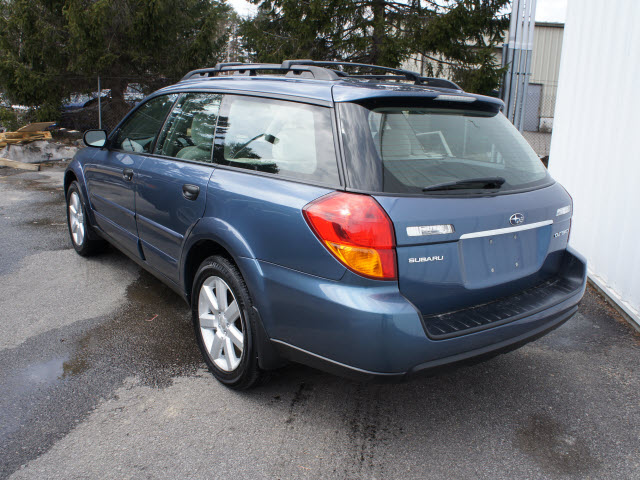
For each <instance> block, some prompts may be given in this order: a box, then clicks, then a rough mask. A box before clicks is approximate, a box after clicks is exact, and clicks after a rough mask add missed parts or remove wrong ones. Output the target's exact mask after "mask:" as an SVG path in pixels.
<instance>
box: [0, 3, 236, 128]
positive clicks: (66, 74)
mask: <svg viewBox="0 0 640 480" xmlns="http://www.w3.org/2000/svg"><path fill="white" fill-rule="evenodd" d="M0 5H2V7H3V9H2V13H0V91H2V92H3V93H4V94H5V95H6V96H7V97H8V98H9V99H10V100H11V101H12V102H15V103H20V104H23V105H30V106H38V107H39V108H38V113H39V116H40V117H43V118H46V119H51V118H56V117H57V115H58V114H59V106H60V104H61V102H62V100H63V99H64V98H65V97H67V96H68V95H69V94H70V93H72V92H91V91H95V89H96V82H97V76H98V75H99V76H100V77H101V79H102V84H103V88H106V89H110V90H111V95H112V98H113V100H114V101H116V102H122V101H123V95H124V92H125V90H126V88H127V86H128V85H129V84H131V83H136V84H139V85H140V86H141V87H142V88H143V90H144V91H146V92H149V91H151V90H154V89H156V88H158V87H160V86H162V85H166V84H168V83H171V82H174V81H176V80H178V79H179V78H180V77H181V76H182V75H184V73H185V72H187V71H188V70H191V69H194V68H199V67H201V66H203V65H208V64H212V63H215V62H216V61H217V60H218V58H219V55H220V53H221V52H222V51H223V49H224V45H225V36H226V19H227V16H228V13H229V7H228V6H227V5H226V4H224V3H220V2H217V1H211V0H152V1H144V0H28V1H27V0H0Z"/></svg>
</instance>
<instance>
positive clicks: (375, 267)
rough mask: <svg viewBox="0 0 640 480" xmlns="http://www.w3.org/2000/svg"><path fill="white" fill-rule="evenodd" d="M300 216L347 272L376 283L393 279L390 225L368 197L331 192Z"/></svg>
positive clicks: (313, 203)
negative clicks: (349, 271)
mask: <svg viewBox="0 0 640 480" xmlns="http://www.w3.org/2000/svg"><path fill="white" fill-rule="evenodd" d="M302 212H303V214H304V217H305V219H306V220H307V223H308V224H309V226H310V227H311V229H312V230H313V231H314V233H315V234H316V235H317V236H318V238H319V239H320V241H321V242H322V243H323V244H324V245H325V246H326V247H327V249H328V250H329V251H330V252H331V253H332V254H333V255H334V256H335V257H336V258H337V259H338V260H340V261H341V262H342V263H343V264H344V265H345V266H347V267H348V268H349V269H351V270H353V271H354V272H356V273H357V274H359V275H362V276H365V277H369V278H375V279H377V280H395V279H396V278H397V273H396V271H397V269H396V253H395V239H394V233H393V224H392V223H391V220H390V219H389V217H388V215H387V213H386V212H385V211H384V210H383V209H382V207H381V206H380V204H379V203H378V202H376V201H375V200H374V199H373V198H372V197H370V196H368V195H357V194H353V193H343V192H335V193H332V194H329V195H326V196H324V197H320V198H318V199H317V200H314V201H313V202H311V203H309V204H308V205H306V206H305V207H304V208H303V209H302Z"/></svg>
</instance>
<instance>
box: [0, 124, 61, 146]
mask: <svg viewBox="0 0 640 480" xmlns="http://www.w3.org/2000/svg"><path fill="white" fill-rule="evenodd" d="M54 123H55V122H38V123H30V124H29V125H25V126H24V127H22V128H19V129H18V130H17V131H15V132H5V133H0V148H3V147H6V146H7V145H24V144H25V143H29V142H34V141H36V140H51V132H47V131H45V130H44V129H45V128H47V127H50V126H51V125H53V124H54Z"/></svg>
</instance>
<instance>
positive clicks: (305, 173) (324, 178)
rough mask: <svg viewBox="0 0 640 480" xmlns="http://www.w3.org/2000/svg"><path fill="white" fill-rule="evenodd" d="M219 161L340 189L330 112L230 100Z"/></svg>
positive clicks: (265, 101)
mask: <svg viewBox="0 0 640 480" xmlns="http://www.w3.org/2000/svg"><path fill="white" fill-rule="evenodd" d="M225 98H226V99H225V103H224V106H223V111H221V113H220V119H219V121H218V129H217V130H216V147H215V148H216V151H215V156H214V159H215V160H214V161H215V162H216V163H220V164H222V165H229V166H232V167H238V168H246V169H250V170H256V171H260V172H266V173H273V174H276V175H279V176H283V177H288V178H292V179H297V180H303V181H309V182H312V183H316V182H317V183H322V184H329V185H338V184H339V183H340V180H339V176H338V164H337V160H336V154H335V149H334V143H333V130H332V124H331V109H329V108H325V107H319V106H315V105H307V104H303V103H296V102H287V101H282V100H270V99H263V98H256V97H243V96H235V95H227V96H226V97H225Z"/></svg>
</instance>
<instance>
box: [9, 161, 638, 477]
mask: <svg viewBox="0 0 640 480" xmlns="http://www.w3.org/2000/svg"><path fill="white" fill-rule="evenodd" d="M61 184H62V169H61V168H60V167H56V168H47V169H45V170H44V171H43V172H39V173H24V172H23V173H21V172H18V171H15V170H10V169H6V168H5V169H0V284H1V287H0V292H1V294H0V462H1V464H0V478H6V477H11V478H16V479H18V478H20V479H22V478H24V479H27V478H28V479H31V478H38V479H49V478H55V479H65V480H66V479H75V478H101V479H111V478H113V479H123V478H136V479H137V478H172V479H173V478H202V479H205V478H207V479H208V478H273V479H278V478H282V479H288V478H310V479H318V478H337V479H353V478H378V479H387V478H403V479H405V478H416V479H429V478H447V479H451V478H480V479H501V478H505V479H513V478H518V479H524V478H527V479H537V478H580V479H583V478H594V479H595V478H598V479H600V478H607V479H611V478H620V479H633V478H640V337H639V336H638V334H637V333H635V331H633V330H632V329H631V328H630V327H629V326H628V325H627V324H626V323H624V322H623V321H622V320H621V319H620V318H619V316H618V315H617V314H616V313H615V311H614V310H612V309H611V308H610V307H608V306H607V305H606V303H604V301H603V300H602V299H601V298H600V297H599V296H598V295H597V294H596V293H595V292H594V291H592V290H588V292H587V295H586V297H585V299H584V301H583V303H582V305H581V307H580V311H579V313H578V314H577V315H576V316H575V317H574V318H573V319H572V320H570V321H569V322H568V323H566V324H565V325H564V326H562V327H561V328H559V329H558V330H556V331H554V332H553V333H551V334H550V335H548V336H546V337H544V338H542V339H540V340H538V341H537V342H534V343H531V344H529V345H527V346H525V347H524V348H522V349H520V350H517V351H515V352H512V353H509V354H506V355H502V356H500V357H497V358H495V359H493V360H490V361H488V362H485V363H482V364H479V365H476V366H472V367H465V368H461V369H458V370H455V371H452V372H449V373H446V374H442V375H440V376H436V377H430V378H423V379H419V380H416V381H413V382H411V383H406V384H401V385H370V384H358V383H353V382H350V381H347V380H344V379H341V378H338V377H334V376H331V375H327V374H324V373H321V372H318V371H315V370H312V369H310V368H306V367H302V366H290V367H287V368H284V369H282V370H281V371H278V372H277V373H275V374H274V376H273V378H272V380H271V382H270V383H268V384H267V385H265V386H261V387H259V388H257V389H255V390H251V391H249V392H240V393H238V392H233V391H230V390H227V389H225V388H224V387H222V386H220V385H219V384H218V383H216V382H215V381H214V380H213V378H212V377H211V376H210V375H209V374H208V373H207V372H206V371H205V370H204V364H203V362H202V361H201V360H200V356H199V353H198V351H197V348H196V345H195V341H194V338H193V333H192V330H191V325H190V312H189V308H188V307H187V306H186V305H185V304H184V303H183V302H182V300H181V299H179V298H178V297H177V296H176V295H175V294H173V293H172V292H171V291H170V290H169V289H168V288H166V287H164V286H163V285H162V284H161V283H160V282H159V281H157V280H155V279H154V278H153V277H151V276H150V275H148V274H146V273H144V272H143V271H141V270H140V269H139V268H138V267H137V266H136V265H135V264H133V263H132V262H130V261H129V260H128V259H127V258H126V257H124V256H123V255H122V254H120V253H119V252H117V251H116V250H109V251H108V252H106V253H104V254H102V255H100V256H98V257H95V258H92V259H82V258H80V257H78V256H77V255H76V254H75V252H74V251H73V250H72V249H71V245H70V243H69V240H68V233H67V230H66V225H65V215H64V206H63V203H64V198H63V193H62V186H61Z"/></svg>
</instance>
